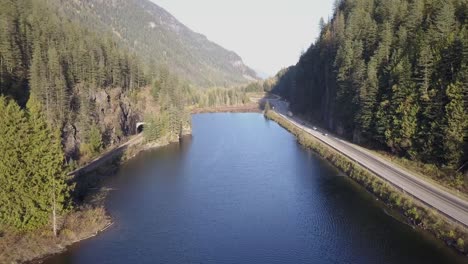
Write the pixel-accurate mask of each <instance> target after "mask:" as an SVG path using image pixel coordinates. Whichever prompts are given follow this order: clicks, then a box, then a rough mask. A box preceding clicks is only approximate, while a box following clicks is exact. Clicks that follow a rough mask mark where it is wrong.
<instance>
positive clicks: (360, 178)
mask: <svg viewBox="0 0 468 264" xmlns="http://www.w3.org/2000/svg"><path fill="white" fill-rule="evenodd" d="M265 116H266V117H267V118H268V119H270V120H272V121H275V122H276V123H278V125H280V126H282V127H283V128H285V129H286V130H287V131H289V132H290V133H292V134H293V135H294V136H295V137H296V138H297V140H298V142H299V143H300V144H301V145H302V146H304V147H306V148H309V149H311V150H313V151H315V152H316V153H318V154H319V155H320V156H321V157H323V158H325V159H326V160H328V161H329V162H331V163H332V164H333V165H334V166H335V167H337V168H338V169H340V170H341V171H343V172H344V173H345V174H346V175H348V176H349V177H350V178H352V179H353V180H354V181H355V182H357V183H358V184H359V185H360V186H362V187H364V188H365V189H366V190H367V191H368V192H369V193H370V194H372V195H373V196H375V197H377V198H378V199H380V200H381V201H382V202H383V203H384V204H385V205H386V206H388V207H389V208H390V209H392V210H394V211H396V212H398V213H399V214H400V216H401V217H403V218H404V219H405V220H406V223H405V224H409V225H410V226H412V227H413V228H418V229H420V230H423V231H425V232H428V233H430V234H431V235H433V236H434V237H435V238H437V239H439V240H441V241H443V242H444V244H445V245H446V246H447V247H449V248H451V249H453V250H454V251H456V252H458V253H459V254H461V255H463V256H465V257H468V250H467V247H466V246H465V244H464V242H463V241H466V238H467V237H468V231H467V230H466V228H464V227H463V226H461V225H459V224H458V223H455V222H453V221H451V220H450V219H448V218H447V217H445V216H443V215H441V214H438V213H436V212H434V211H433V210H431V209H429V208H427V206H425V205H423V204H422V203H421V202H419V201H417V200H415V199H414V198H413V197H410V196H409V195H407V194H405V193H403V192H401V191H400V190H399V189H398V188H395V187H393V186H391V185H390V184H387V183H386V182H385V181H383V180H382V179H380V178H379V177H378V176H377V175H374V174H373V173H371V172H370V171H368V170H366V169H365V168H363V167H361V166H360V165H358V164H356V163H354V162H353V161H351V160H349V159H348V158H346V157H344V156H343V155H342V154H340V153H338V152H336V151H334V150H331V149H330V148H328V147H327V146H325V145H324V144H323V143H321V142H319V141H318V140H315V139H314V138H313V137H312V136H310V135H309V134H307V133H305V132H304V131H302V130H300V129H297V128H295V127H294V126H292V125H291V124H290V123H289V121H287V120H285V119H284V118H283V117H281V116H279V115H278V114H276V113H275V112H273V111H268V112H267V113H265ZM457 238H458V239H457ZM462 238H465V239H462ZM459 241H462V242H461V243H460V242H459Z"/></svg>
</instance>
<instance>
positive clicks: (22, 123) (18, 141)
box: [0, 97, 70, 229]
mask: <svg viewBox="0 0 468 264" xmlns="http://www.w3.org/2000/svg"><path fill="white" fill-rule="evenodd" d="M42 113H43V111H42V110H41V106H40V104H39V102H38V101H37V100H36V99H35V98H32V99H31V100H29V102H28V108H27V111H25V110H22V109H21V108H20V107H19V106H18V105H17V104H16V103H15V102H14V101H11V100H7V99H5V98H4V97H0V115H1V118H0V120H2V122H0V131H2V132H4V133H2V136H1V137H0V149H1V150H2V151H1V152H0V186H2V188H0V204H1V205H2V206H1V207H0V223H2V224H5V225H9V226H13V227H16V228H19V229H33V228H37V227H42V226H44V225H46V224H48V223H49V220H50V219H51V217H52V213H53V212H54V211H55V212H61V211H62V210H64V209H66V207H67V206H68V199H67V198H68V196H69V191H70V186H69V185H68V184H66V182H65V176H66V173H65V167H64V164H65V163H64V154H63V150H62V145H61V142H60V133H59V132H58V130H56V131H53V130H52V129H51V128H50V126H49V125H48V124H47V122H46V119H45V117H44V116H43V114H42Z"/></svg>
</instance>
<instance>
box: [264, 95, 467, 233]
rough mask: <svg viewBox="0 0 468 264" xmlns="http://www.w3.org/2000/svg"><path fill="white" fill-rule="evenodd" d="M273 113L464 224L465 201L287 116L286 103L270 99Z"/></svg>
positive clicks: (465, 222) (465, 223)
mask: <svg viewBox="0 0 468 264" xmlns="http://www.w3.org/2000/svg"><path fill="white" fill-rule="evenodd" d="M270 104H271V105H272V106H273V109H274V111H275V112H277V113H278V114H280V115H281V116H283V117H284V118H286V119H287V120H289V121H290V122H291V123H292V124H294V125H296V126H297V127H299V128H300V129H302V130H304V131H306V132H307V133H309V134H311V135H312V136H314V137H316V138H317V139H319V140H321V141H322V142H324V143H325V144H327V145H329V146H330V147H332V148H334V149H335V150H337V151H339V152H341V153H342V154H344V155H346V156H347V157H348V158H350V159H352V160H354V161H355V162H357V163H359V164H361V165H362V166H364V167H365V168H367V169H368V170H370V171H372V172H373V173H375V174H376V175H378V176H380V177H381V178H383V179H385V180H387V181H388V182H390V183H392V184H393V185H394V186H396V187H398V188H400V189H402V190H403V191H405V192H406V193H408V194H410V195H412V196H413V197H415V198H417V199H419V200H420V201H422V202H423V203H425V204H427V205H429V206H431V207H433V208H435V209H437V210H438V211H439V212H441V213H443V214H445V215H446V216H448V217H450V218H452V219H453V220H455V221H457V222H459V223H461V224H463V225H464V226H465V227H468V201H466V200H464V199H462V198H460V197H458V196H455V195H453V194H451V193H449V192H447V191H445V190H444V189H442V188H441V187H440V186H437V185H434V184H431V183H430V182H427V181H425V180H423V179H421V178H420V177H417V176H415V175H413V174H411V173H410V172H408V171H406V170H405V169H403V168H401V167H399V166H398V165H395V164H393V163H391V162H389V161H387V160H384V159H382V158H380V157H378V156H376V155H374V154H372V153H370V152H369V151H367V150H365V149H363V148H361V147H358V146H356V145H354V144H351V143H349V142H346V141H344V140H342V139H339V138H336V137H333V136H330V135H326V134H325V133H326V132H321V131H320V130H318V129H316V128H315V127H311V126H310V125H308V124H306V123H305V122H303V121H302V120H300V119H299V118H297V117H293V116H289V115H288V103H287V102H285V101H282V100H279V99H277V100H270Z"/></svg>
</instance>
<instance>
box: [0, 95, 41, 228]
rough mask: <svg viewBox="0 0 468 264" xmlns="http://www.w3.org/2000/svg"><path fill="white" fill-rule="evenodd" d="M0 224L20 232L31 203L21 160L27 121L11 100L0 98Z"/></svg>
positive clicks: (26, 139) (26, 172)
mask: <svg viewBox="0 0 468 264" xmlns="http://www.w3.org/2000/svg"><path fill="white" fill-rule="evenodd" d="M0 131H2V136H1V137H0V150H1V151H0V186H1V188H0V204H1V205H2V206H0V222H1V223H2V224H4V225H7V226H11V227H15V228H21V229H24V228H26V227H28V226H29V225H30V220H31V217H30V215H29V212H30V211H31V210H28V208H29V205H31V203H32V202H33V201H34V198H35V197H33V196H30V193H29V189H28V187H29V186H28V184H29V183H28V176H29V168H28V167H27V166H26V161H25V160H24V157H26V155H27V151H28V148H29V134H28V132H29V131H28V120H27V118H26V115H25V113H24V111H22V110H21V109H20V107H19V106H18V105H17V104H16V103H15V102H13V101H8V100H7V99H5V97H1V96H0Z"/></svg>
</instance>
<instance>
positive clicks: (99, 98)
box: [63, 88, 143, 160]
mask: <svg viewBox="0 0 468 264" xmlns="http://www.w3.org/2000/svg"><path fill="white" fill-rule="evenodd" d="M131 94H132V93H130V92H124V91H122V89H120V88H112V89H110V88H109V89H99V90H97V91H89V90H88V89H79V90H78V93H77V94H75V97H76V98H75V99H76V101H81V104H78V103H77V105H78V106H77V107H79V111H78V113H79V114H77V115H76V116H75V118H71V119H70V120H71V121H69V122H68V123H67V124H66V125H65V127H64V130H63V131H64V133H63V143H64V147H65V153H66V155H67V157H68V158H69V159H70V158H72V159H74V160H77V159H79V158H80V147H81V146H82V144H83V143H84V142H86V140H87V139H86V138H87V136H88V132H89V129H90V125H94V126H97V127H98V129H99V131H100V132H101V134H102V144H103V148H110V147H113V146H116V145H119V144H121V143H122V141H125V139H126V138H127V137H128V136H130V135H133V134H135V133H136V123H138V122H140V121H141V120H142V115H143V113H142V112H143V110H142V109H141V107H139V105H138V100H137V99H136V98H134V99H132V98H131V96H130V95H131ZM86 106H88V107H86ZM83 115H87V116H89V117H91V120H92V124H89V123H87V122H84V121H83V120H85V118H83Z"/></svg>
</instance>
